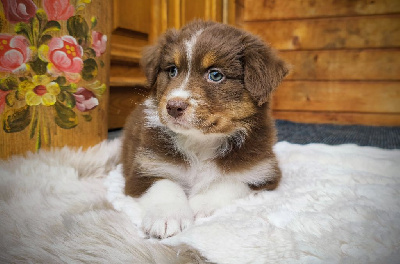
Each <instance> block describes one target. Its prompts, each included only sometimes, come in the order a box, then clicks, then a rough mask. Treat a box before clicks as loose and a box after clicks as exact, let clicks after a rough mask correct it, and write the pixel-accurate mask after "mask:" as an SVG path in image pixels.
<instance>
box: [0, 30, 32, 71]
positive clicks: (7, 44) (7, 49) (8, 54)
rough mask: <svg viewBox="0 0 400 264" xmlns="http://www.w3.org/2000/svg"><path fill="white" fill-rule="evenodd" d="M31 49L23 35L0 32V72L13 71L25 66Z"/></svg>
mask: <svg viewBox="0 0 400 264" xmlns="http://www.w3.org/2000/svg"><path fill="white" fill-rule="evenodd" d="M30 56H31V50H30V48H29V42H28V40H27V39H26V38H25V37H23V36H12V35H7V34H0V72H14V71H18V70H20V69H24V68H26V65H25V63H26V62H27V61H28V60H29V59H30Z"/></svg>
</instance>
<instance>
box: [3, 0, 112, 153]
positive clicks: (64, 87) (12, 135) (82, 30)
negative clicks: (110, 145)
mask: <svg viewBox="0 0 400 264" xmlns="http://www.w3.org/2000/svg"><path fill="white" fill-rule="evenodd" d="M1 3H2V6H0V9H1V8H2V10H0V11H1V12H0V32H1V33H0V120H1V123H0V126H1V127H0V131H1V132H0V137H1V138H0V158H4V157H7V156H10V155H11V154H18V153H23V152H25V151H26V150H30V151H37V150H39V149H41V148H50V147H60V146H64V145H71V146H83V147H87V146H90V145H93V144H96V143H98V142H99V141H101V140H102V139H104V138H105V137H106V134H107V131H106V129H107V120H106V116H107V112H106V111H107V103H108V98H107V97H108V88H107V85H108V84H107V83H108V71H109V41H108V37H107V36H109V34H110V23H111V21H112V20H111V18H110V17H111V11H110V9H111V8H110V6H111V2H110V1H107V0H42V1H32V0H1Z"/></svg>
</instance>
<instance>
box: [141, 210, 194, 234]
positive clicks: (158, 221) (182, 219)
mask: <svg viewBox="0 0 400 264" xmlns="http://www.w3.org/2000/svg"><path fill="white" fill-rule="evenodd" d="M193 218H194V217H193V211H192V209H191V208H190V207H189V206H177V205H175V204H160V205H157V206H154V207H152V208H149V209H146V211H145V215H144V217H143V220H142V228H143V231H144V232H145V233H146V234H148V235H149V236H151V237H154V238H161V239H163V238H167V237H170V236H173V235H176V234H178V233H179V232H181V231H183V230H185V229H186V228H188V227H189V226H190V225H192V223H193Z"/></svg>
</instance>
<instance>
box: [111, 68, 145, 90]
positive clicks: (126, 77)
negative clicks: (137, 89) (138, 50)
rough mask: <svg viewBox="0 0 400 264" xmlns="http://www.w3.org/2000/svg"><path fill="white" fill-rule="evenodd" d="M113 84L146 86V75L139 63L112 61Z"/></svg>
mask: <svg viewBox="0 0 400 264" xmlns="http://www.w3.org/2000/svg"><path fill="white" fill-rule="evenodd" d="M110 85H111V86H136V85H140V86H145V85H146V77H145V76H144V74H143V72H142V70H141V69H140V67H139V65H138V64H117V63H112V64H111V67H110Z"/></svg>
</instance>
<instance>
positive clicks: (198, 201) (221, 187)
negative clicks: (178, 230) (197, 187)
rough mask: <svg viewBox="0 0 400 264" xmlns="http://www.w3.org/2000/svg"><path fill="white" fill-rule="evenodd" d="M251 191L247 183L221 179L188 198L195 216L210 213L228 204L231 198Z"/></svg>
mask: <svg viewBox="0 0 400 264" xmlns="http://www.w3.org/2000/svg"><path fill="white" fill-rule="evenodd" d="M250 193H251V190H250V188H249V187H248V186H247V184H244V183H241V182H235V181H226V182H224V181H221V182H217V183H214V184H212V185H211V186H209V188H208V189H207V190H206V191H204V192H202V193H199V194H196V195H193V196H192V197H190V198H189V204H190V207H191V208H192V210H193V212H194V215H195V218H196V219H197V218H203V217H208V216H210V215H212V214H213V213H214V212H215V211H216V210H217V209H219V208H221V207H223V206H225V205H228V204H230V203H232V202H233V200H235V199H238V198H242V197H244V196H246V195H248V194H250Z"/></svg>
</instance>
